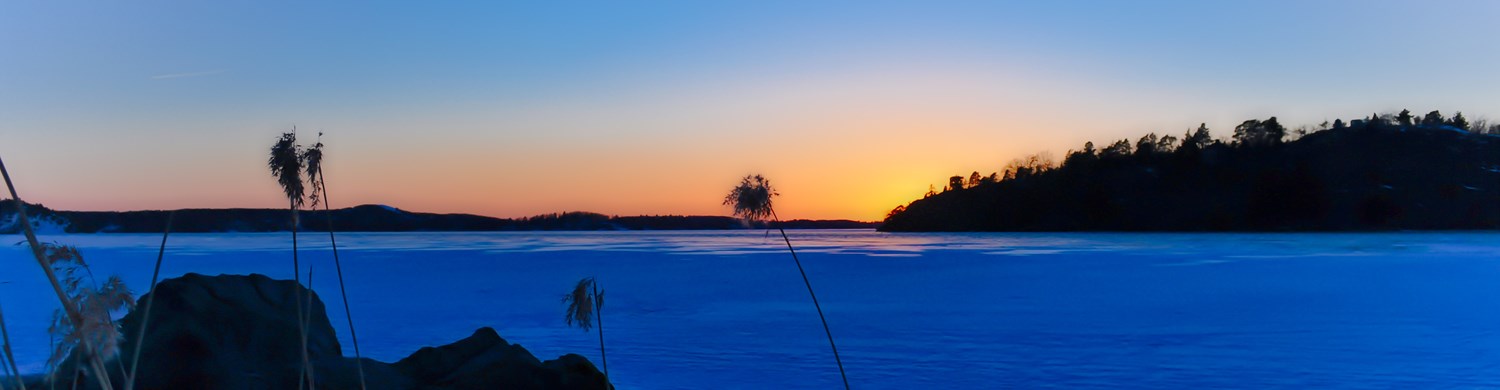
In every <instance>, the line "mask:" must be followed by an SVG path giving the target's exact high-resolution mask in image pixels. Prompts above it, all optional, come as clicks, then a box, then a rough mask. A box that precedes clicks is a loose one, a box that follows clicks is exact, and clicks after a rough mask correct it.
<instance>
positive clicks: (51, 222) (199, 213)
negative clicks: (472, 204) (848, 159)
mask: <svg viewBox="0 0 1500 390" xmlns="http://www.w3.org/2000/svg"><path fill="white" fill-rule="evenodd" d="M11 202H12V201H11V200H9V199H6V200H0V234H5V233H15V232H17V231H18V230H19V227H20V226H19V225H17V221H16V218H15V217H16V215H15V205H14V204H12V203H11ZM172 212H175V213H176V215H175V216H174V217H173V224H172V225H173V226H172V232H174V233H256V232H281V231H289V230H290V229H289V227H290V226H288V224H287V210H286V209H252V208H228V209H182V210H176V211H168V210H140V211H66V210H52V209H49V208H47V207H45V206H43V205H40V204H31V203H27V214H28V215H29V216H30V217H31V219H32V225H33V226H36V227H37V229H38V230H39V232H43V233H160V232H162V230H163V229H165V227H166V220H167V215H168V213H172ZM300 215H301V222H300V224H299V225H298V229H299V230H309V231H321V230H327V229H328V223H329V222H330V218H331V222H332V224H333V228H334V229H335V230H337V231H341V232H483V231H627V230H736V229H751V228H756V229H761V228H767V227H773V228H774V227H780V228H785V229H875V228H877V227H879V226H880V223H878V222H864V221H853V220H806V219H797V220H790V221H784V222H772V223H770V224H769V225H768V224H766V223H758V224H755V225H747V224H745V223H744V222H743V221H741V220H740V219H738V218H734V217H726V216H696V215H662V216H623V217H622V216H609V215H604V214H598V213H590V212H565V213H554V214H543V215H537V216H531V217H525V218H495V217H486V216H482V215H473V214H437V213H423V212H414V211H406V210H402V209H399V208H395V207H391V206H384V205H361V206H354V207H349V208H343V209H335V210H332V211H331V212H327V213H325V212H324V211H322V210H302V211H301V212H300Z"/></svg>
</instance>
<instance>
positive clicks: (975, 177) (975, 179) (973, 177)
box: [969, 171, 984, 188]
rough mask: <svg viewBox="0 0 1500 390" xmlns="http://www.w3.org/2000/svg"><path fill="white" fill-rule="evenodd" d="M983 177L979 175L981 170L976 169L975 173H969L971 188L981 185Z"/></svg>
mask: <svg viewBox="0 0 1500 390" xmlns="http://www.w3.org/2000/svg"><path fill="white" fill-rule="evenodd" d="M982 179H984V176H980V175H979V171H974V173H970V174H969V188H974V187H978V186H979V181H980V180H982Z"/></svg>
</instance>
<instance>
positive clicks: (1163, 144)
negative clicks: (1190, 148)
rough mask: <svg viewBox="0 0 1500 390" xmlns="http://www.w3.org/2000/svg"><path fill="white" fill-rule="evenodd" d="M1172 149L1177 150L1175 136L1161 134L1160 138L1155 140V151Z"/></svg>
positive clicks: (1170, 151) (1168, 151)
mask: <svg viewBox="0 0 1500 390" xmlns="http://www.w3.org/2000/svg"><path fill="white" fill-rule="evenodd" d="M1174 151H1177V137H1173V136H1170V135H1164V136H1161V139H1158V140H1156V152H1157V153H1172V152H1174Z"/></svg>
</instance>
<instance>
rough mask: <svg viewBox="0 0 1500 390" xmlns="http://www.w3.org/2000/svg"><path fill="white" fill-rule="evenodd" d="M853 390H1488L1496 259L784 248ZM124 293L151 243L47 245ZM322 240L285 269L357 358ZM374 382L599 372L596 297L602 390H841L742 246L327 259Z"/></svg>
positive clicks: (351, 243) (819, 348)
mask: <svg viewBox="0 0 1500 390" xmlns="http://www.w3.org/2000/svg"><path fill="white" fill-rule="evenodd" d="M789 233H790V234H791V236H792V241H793V243H794V244H796V245H797V249H798V253H799V254H800V255H801V257H802V261H803V264H804V265H805V266H806V267H807V272H808V276H809V277H810V278H811V279H812V283H813V286H814V287H815V288H816V289H817V293H818V298H819V300H820V301H821V302H822V304H823V307H824V310H825V311H826V312H827V315H828V321H829V323H830V326H832V330H833V334H834V336H835V337H836V338H837V340H838V344H839V348H840V352H841V353H842V355H843V357H844V365H845V367H846V368H847V370H848V373H849V379H850V382H851V383H852V384H853V385H854V387H857V388H973V389H979V388H1045V387H1055V388H1097V387H1108V388H1268V387H1281V388H1433V387H1465V388H1467V387H1495V386H1500V234H1496V233H1390V234H1000V233H982V234H981V233H973V234H886V233H876V232H868V231H790V232H789ZM0 239H4V240H8V241H5V242H3V244H4V246H0V248H3V249H0V305H3V309H4V314H5V319H6V322H7V324H8V325H9V330H10V334H11V337H12V339H13V341H14V342H15V344H16V353H17V354H18V356H17V357H18V360H20V361H21V362H22V363H23V365H24V366H25V370H28V371H36V370H39V369H40V368H41V362H42V361H44V360H45V354H46V351H47V343H48V340H47V335H46V332H45V329H46V322H47V320H48V319H49V318H50V312H51V310H52V309H53V308H55V307H56V305H57V303H56V301H55V299H54V298H53V295H52V294H51V292H50V290H49V289H48V287H46V286H45V284H44V283H45V282H44V281H43V280H42V276H41V271H40V270H38V269H37V265H36V263H35V262H34V261H33V260H31V259H30V257H29V256H28V252H27V251H26V249H25V246H24V245H11V244H13V243H16V242H19V241H21V238H20V237H19V236H14V235H10V236H0ZM44 239H45V240H49V241H57V242H61V243H66V244H73V245H77V246H79V247H80V248H81V249H82V250H83V253H84V255H85V257H86V259H87V260H88V261H89V262H90V263H91V264H92V265H93V267H94V268H93V270H94V273H95V274H96V275H100V276H101V277H102V276H103V275H107V274H111V273H118V274H121V275H122V276H124V277H125V278H126V281H127V282H128V283H129V284H130V285H131V286H133V287H136V288H137V289H144V286H146V284H147V283H148V280H149V279H150V275H151V265H152V262H153V261H154V260H155V256H156V245H157V244H158V243H159V240H160V236H159V235H146V234H142V235H137V234H101V235H50V236H46V237H44ZM326 239H327V235H326V233H324V234H319V233H317V232H305V233H304V234H303V235H302V236H301V242H303V243H304V244H305V245H304V247H303V248H304V249H305V251H304V252H302V261H303V264H304V266H306V265H311V266H312V267H313V268H314V270H313V272H314V277H315V280H314V288H315V289H316V290H317V291H318V292H319V294H320V296H321V297H322V299H323V300H324V301H325V302H326V303H328V308H329V310H330V312H329V316H330V318H331V319H332V320H333V323H334V324H335V329H336V330H337V331H338V333H339V336H340V337H341V338H343V339H342V341H343V343H344V345H345V353H346V354H352V348H349V340H348V339H347V329H345V328H344V327H343V326H344V325H342V324H343V323H344V322H343V320H342V319H343V316H344V313H343V310H342V305H339V304H337V302H338V299H339V298H338V286H337V284H336V283H335V280H334V268H333V264H332V260H331V257H330V252H329V251H328V244H327V240H326ZM339 242H340V248H341V250H340V254H341V256H342V257H343V263H344V276H345V278H346V279H347V281H348V288H349V293H350V299H351V302H350V305H351V306H352V310H353V312H354V315H355V317H354V319H355V321H356V325H357V326H359V329H358V331H359V335H360V341H361V343H362V350H363V352H364V353H365V355H366V356H368V357H373V358H376V359H381V360H386V361H394V360H396V359H399V358H401V357H404V356H405V355H407V354H409V353H411V352H412V351H415V350H416V349H417V348H419V347H421V346H427V345H438V344H444V343H448V342H452V341H454V340H458V339H460V338H462V337H465V336H467V335H469V334H470V333H471V332H472V331H473V330H474V329H475V328H478V327H481V326H493V327H494V328H496V330H498V331H499V332H500V334H501V335H502V336H504V337H506V338H507V339H508V340H510V341H512V342H516V343H520V344H522V345H524V346H526V347H527V348H528V349H530V350H531V351H532V352H533V353H535V354H536V355H537V356H539V357H542V358H551V357H555V356H557V355H560V354H563V353H569V352H576V353H580V354H583V355H585V356H587V357H589V358H590V359H591V360H594V361H595V362H596V363H597V362H598V349H597V347H598V345H597V341H598V339H597V338H596V337H597V336H596V335H595V334H593V333H583V332H581V331H579V330H578V329H572V328H567V327H565V326H564V324H563V310H562V309H563V304H562V303H561V297H562V294H563V293H564V292H567V291H568V289H569V288H571V287H572V285H573V283H574V282H576V281H577V280H578V279H579V278H581V277H584V276H596V277H598V280H599V282H600V283H601V286H602V287H603V288H604V289H605V290H606V291H607V294H606V295H607V297H608V301H607V302H606V304H607V306H606V307H605V309H604V329H605V332H606V333H605V337H606V341H607V342H608V347H609V351H608V352H609V363H610V364H609V369H610V373H611V377H612V378H613V380H614V381H615V382H616V384H617V385H618V386H619V387H620V388H622V389H698V388H788V389H791V388H803V389H827V388H834V387H838V386H839V385H840V381H839V377H838V372H837V370H836V368H835V367H834V364H833V359H832V356H831V353H830V352H829V350H828V344H827V341H826V340H825V339H824V335H823V330H822V327H821V325H820V324H819V322H818V318H817V315H816V314H815V313H814V311H813V308H812V305H811V303H810V302H809V300H808V297H807V294H806V291H805V288H804V287H803V285H802V281H801V279H800V277H799V276H798V274H797V270H796V267H795V266H794V265H793V264H792V261H791V258H790V257H789V255H788V254H787V252H786V250H785V247H784V246H783V245H782V244H781V242H780V237H778V236H777V235H775V234H772V235H769V236H768V235H766V234H765V232H761V231H708V232H703V231H696V232H507V233H359V234H356V233H349V234H341V235H339ZM290 249H291V248H290V240H289V237H288V234H286V233H269V234H239V233H236V234H177V235H173V236H172V239H171V241H170V242H169V244H168V252H167V256H166V260H165V263H164V265H163V274H164V275H165V276H166V277H171V276H177V275H181V274H184V273H187V272H198V273H206V274H218V273H252V272H254V273H264V274H267V275H270V276H272V277H277V278H288V279H289V278H290V277H291V254H290Z"/></svg>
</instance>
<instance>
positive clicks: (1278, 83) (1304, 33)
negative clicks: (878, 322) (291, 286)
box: [0, 0, 1500, 220]
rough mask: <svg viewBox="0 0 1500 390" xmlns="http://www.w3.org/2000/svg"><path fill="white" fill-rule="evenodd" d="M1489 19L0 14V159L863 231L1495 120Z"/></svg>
mask: <svg viewBox="0 0 1500 390" xmlns="http://www.w3.org/2000/svg"><path fill="white" fill-rule="evenodd" d="M1497 20H1500V2H1496V1H1410V2H1395V1H1245V2H1228V1H1181V2H1148V1H1131V2H1084V1H1028V2H1006V1H983V2H940V1H912V2H881V1H849V2H834V1H787V2H777V1H745V2H730V1H681V2H662V3H655V2H652V3H648V2H633V1H632V2H598V3H584V2H536V3H510V2H505V3H502V2H487V3H485V4H464V5H456V4H451V3H448V2H407V3H401V4H396V3H381V4H369V3H363V2H361V3H346V4H332V3H322V2H303V1H298V2H272V1H239V2H228V1H213V2H203V1H182V2H158V1H108V2H103V1H101V2H88V3H85V2H75V1H27V0H19V1H6V2H3V3H0V156H3V157H4V158H5V162H6V164H7V165H8V167H9V168H10V169H11V172H12V174H13V176H14V178H15V179H16V180H17V182H18V183H17V185H18V186H19V189H20V191H21V192H22V196H23V197H24V198H26V199H27V200H28V201H33V202H41V203H44V204H46V205H48V206H51V207H54V208H61V209H73V210H120V209H170V208H187V207H279V206H282V205H284V202H285V200H283V199H282V198H281V195H280V190H279V189H278V187H277V186H276V184H275V181H274V180H273V179H272V178H271V177H270V176H269V174H268V173H267V171H266V169H265V167H264V161H265V155H266V152H267V149H268V148H269V147H270V145H271V144H272V142H273V141H274V140H275V138H276V137H277V136H278V134H279V133H280V132H282V131H287V130H290V129H291V128H292V126H294V125H295V126H297V128H298V129H300V134H301V135H302V136H303V137H304V138H305V139H307V140H309V141H310V140H311V139H312V138H313V137H314V136H315V135H316V133H317V132H318V131H323V132H325V133H326V135H325V137H324V141H325V142H326V143H327V144H328V151H327V163H326V164H327V168H326V170H327V174H328V180H329V186H330V191H331V194H332V196H333V201H334V202H335V206H349V205H355V204H362V203H383V204H390V205H395V206H397V207H401V208H405V209H410V210H419V211H432V212H466V213H476V214H483V215H491V216H500V217H516V216H526V215H532V214H538V213H545V212H555V211H565V210H589V211H596V212H602V213H606V214H620V215H635V214H704V215H725V214H728V212H729V210H728V209H727V208H725V207H724V206H721V205H720V200H721V199H722V197H723V195H724V194H725V193H726V192H727V191H728V189H729V188H730V187H731V186H732V185H734V184H735V183H736V182H737V179H738V178H739V177H740V176H743V175H744V174H747V173H751V172H760V173H764V174H765V175H767V176H768V177H769V178H771V179H772V181H773V183H774V184H776V185H777V187H779V188H780V190H781V193H782V197H781V198H779V200H778V202H779V203H778V210H779V211H780V214H781V215H782V217H783V218H853V219H866V220H875V219H878V218H880V217H882V216H883V215H884V214H885V212H886V211H888V210H890V209H891V208H892V207H894V206H896V205H898V204H904V203H906V202H907V201H910V200H912V199H914V198H917V197H920V196H921V194H922V193H923V192H926V190H927V186H928V185H929V184H937V185H938V186H939V187H941V185H942V183H943V182H944V180H945V179H944V178H946V177H947V176H949V175H952V174H957V173H967V172H970V171H975V170H979V171H982V172H984V173H988V172H991V171H996V170H999V169H1000V168H1001V167H1002V166H1003V165H1004V164H1005V162H1007V161H1009V160H1010V159H1012V158H1015V157H1019V156H1021V155H1024V154H1029V153H1033V152H1037V151H1043V150H1048V151H1051V152H1052V153H1053V155H1055V156H1061V155H1062V153H1064V152H1065V151H1066V150H1067V149H1069V148H1076V147H1078V146H1079V145H1081V144H1082V143H1083V142H1084V141H1090V140H1092V141H1096V143H1099V142H1106V141H1109V140H1112V139H1119V138H1123V137H1132V138H1133V137H1138V136H1140V135H1142V134H1144V133H1145V132H1148V131H1158V132H1167V133H1172V134H1181V133H1182V132H1183V131H1184V130H1186V129H1188V128H1190V127H1195V126H1196V125H1197V124H1198V123H1199V122H1207V123H1208V124H1209V126H1210V127H1211V128H1212V129H1213V130H1214V132H1215V135H1217V136H1219V137H1225V136H1227V135H1228V134H1229V132H1230V129H1232V127H1233V125H1234V124H1236V123H1238V122H1239V121H1241V120H1244V119H1248V118H1252V117H1265V116H1270V115H1277V116H1279V117H1280V118H1281V119H1282V122H1283V123H1287V124H1289V125H1297V124H1313V123H1317V122H1321V121H1323V120H1324V119H1329V120H1331V119H1333V118H1340V117H1342V118H1352V117H1359V116H1364V115H1368V114H1369V113H1370V112H1376V111H1379V112H1387V111H1396V110H1399V109H1401V108H1403V107H1407V108H1411V109H1412V110H1413V111H1419V112H1426V111H1428V110H1432V109H1442V110H1444V112H1445V113H1451V111H1454V110H1458V111H1463V112H1464V113H1465V114H1467V115H1468V116H1469V117H1470V118H1474V117H1477V116H1483V115H1485V114H1492V115H1500V39H1496V37H1497V36H1500V34H1497V32H1496V30H1495V28H1494V27H1493V26H1494V23H1496V21H1497Z"/></svg>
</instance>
